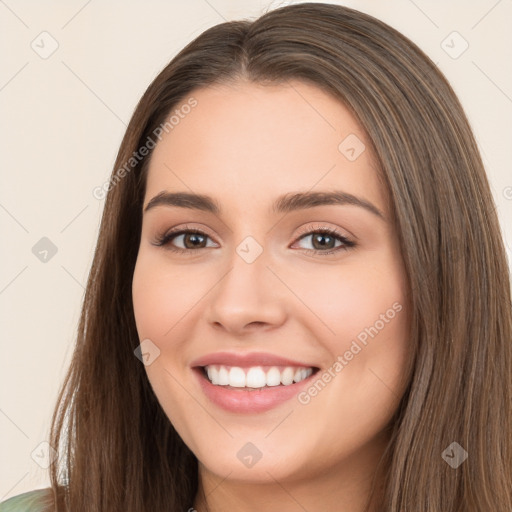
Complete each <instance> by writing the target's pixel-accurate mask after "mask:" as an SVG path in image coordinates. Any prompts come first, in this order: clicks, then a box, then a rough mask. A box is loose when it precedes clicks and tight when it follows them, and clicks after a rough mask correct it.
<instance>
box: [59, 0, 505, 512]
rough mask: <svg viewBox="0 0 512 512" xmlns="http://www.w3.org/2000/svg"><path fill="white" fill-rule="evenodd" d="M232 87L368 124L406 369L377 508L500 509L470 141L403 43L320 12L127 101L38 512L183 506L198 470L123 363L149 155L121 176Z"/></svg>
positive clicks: (425, 64) (235, 32)
mask: <svg viewBox="0 0 512 512" xmlns="http://www.w3.org/2000/svg"><path fill="white" fill-rule="evenodd" d="M239 79H245V80H250V81H252V82H254V83H259V84H279V83H286V82H287V81H288V80H303V81H307V82H309V83H310V84H313V85H316V86H317V87H320V88H322V89H323V90H324V91H326V92H328V93H329V94H331V95H333V96H334V97H335V98H337V99H338V100H339V101H341V102H343V104H345V105H346V106H347V107H348V108H349V109H350V110H351V111H352V112H353V114H354V116H355V117H356V118H357V119H358V120H359V121H360V123H361V124H362V126H363V127H365V129H366V132H367V134H368V137H369V139H370V141H371V144H372V149H373V151H374V152H375V155H376V157H377V159H378V163H379V167H380V171H379V172H381V175H382V177H383V182H384V185H385V186H386V188H387V189H388V193H389V197H390V201H391V204H392V209H393V214H394V217H395V222H396V229H397V231H398V234H399V239H400V244H401V250H402V254H403V259H404V264H405V270H406V273H407V276H408V286H409V298H410V303H411V309H410V310H411V330H410V342H411V344H412V345H413V348H414V350H413V353H414V357H413V358H412V359H411V361H410V367H409V377H410V378H409V382H410V383H409V386H408V388H407V391H406V393H405V395H404V397H403V398H402V400H401V402H400V404H399V407H398V410H397V412H396V414H395V417H394V421H393V423H392V436H391V441H390V443H389V446H388V449H387V450H386V452H385V454H384V457H383V459H382V464H381V468H383V471H382V474H383V475H384V477H385V478H384V500H383V501H382V502H381V504H380V509H379V510H381V511H382V512H392V511H393V512H406V511H411V512H440V511H441V510H442V511H444V512H456V511H457V512H458V511H482V512H483V511H485V512H488V511H491V510H492V511H493V512H510V511H511V510H512V491H511V488H512V439H511V436H512V313H511V299H510V279H509V271H508V266H507V263H506V258H505V250H504V246H503V241H502V238H501V234H500V228H499V225H498V220H497V215H496V212H495V205H494V202H493V198H492V195H491V193H490V189H489V185H488V182H487V178H486V175H485V171H484V167H483V164H482V160H481V158H480V155H479V152H478V150H477V146H476V144H475V140H474V137H473V134H472V131H471V128H470V126H469V124H468V121H467V119H466V117H465V115H464V112H463V109H462V107H461V105H460V103H459V101H458V100H457V98H456V96H455V94H454V92H453V90H452V88H451V87H450V85H449V84H448V82H447V80H446V79H445V78H444V76H443V75H442V74H441V72H440V71H439V70H438V69H437V68H436V66H435V65H434V64H433V63H432V61H431V60H430V59H429V58H428V57H427V56H426V55H425V54H424V53H423V52H422V51H421V50H420V49H419V48H417V47H416V46H415V45H414V44H413V43H412V42H411V41H409V40H408V39H407V38H405V37H404V36H403V35H401V34H400V33H398V32H397V31H396V30H394V29H392V28H391V27H389V26H388V25H386V24H384V23H382V22H381V21H379V20H376V19H374V18H372V17H371V16H368V15H366V14H362V13H360V12H357V11H355V10H352V9H349V8H346V7H342V6H338V5H330V4H320V3H303V4H295V5H289V6H286V7H282V8H280V9H276V10H273V11H270V12H268V13H265V14H264V15H263V16H261V17H260V18H258V19H256V20H255V21H233V22H227V23H222V24H220V25H217V26H215V27H212V28H210V29H208V30H206V31H205V32H204V33H202V34H201V35H200V36H199V37H197V39H195V40H194V41H192V42H191V43H190V44H188V45H187V46H186V47H185V48H184V49H183V50H182V51H181V52H180V53H179V54H178V55H177V56H176V57H175V58H174V59H173V60H172V61H171V62H170V63H169V65H168V66H167V67H166V68H165V69H164V70H163V71H162V72H161V73H160V74H159V75H158V77H157V78H156V79H155V80H154V81H153V83H152V84H151V85H150V86H149V88H148V89H147V91H146V92H145V94H144V95H143V97H142V99H141V100H140V102H139V104H138V106H137V108H136V110H135V112H134V114H133V116H132V119H131V121H130V123H129V126H128V128H127V131H126V134H125V136H124V138H123V141H122V144H121V147H120V149H119V153H118V156H117V160H116V163H115V167H114V170H113V172H112V177H111V183H110V187H109V190H108V194H107V196H106V201H105V207H104V212H103V217H102V221H101V227H100V232H99V238H98V242H97V247H96V251H95V255H94V261H93V264H92V268H91V272H90V275H89V278H88V282H87V289H86V293H85V297H84V302H83V308H82V314H81V317H80V322H79V329H78V339H77V343H76V348H75V352H74V355H73V359H72V362H71V365H70V368H69V371H68V373H67V375H66V378H65V381H64V383H63V385H62V388H61V391H60V394H59V397H58V401H57V405H56V408H55V411H54V415H53V418H52V425H51V434H50V443H51V445H52V446H53V447H54V448H56V449H57V448H58V451H59V454H60V457H59V459H58V461H56V462H55V463H54V464H53V465H52V466H51V484H52V493H51V494H53V496H52V498H53V499H54V501H55V503H57V507H52V509H53V510H58V511H64V510H68V511H70V512H113V511H118V510H119V511H120V510H123V511H130V512H135V511H138V512H142V511H151V512H155V511H164V510H172V511H185V510H187V509H188V508H189V507H191V506H192V503H193V501H194V497H195V495H196V493H197V491H198V464H197V459H196V458H195V456H194V455H193V454H192V452H191V451H190V450H189V449H188V447H187V446H186V445H185V444H184V443H183V441H182V440H181V438H180V437H179V435H178V434H177V432H176V431H175V430H174V428H173V426H172V424H171V423H170V421H169V419H168V418H167V417H166V415H165V414H164V412H163V410H162V408H161V406H160V405H159V403H158V401H157V399H156V396H155V394H154V392H153V390H152V389H151V386H150V385H149V382H148V379H147V376H146V373H145V370H144V366H143V364H142V363H141V362H140V361H139V359H138V358H137V357H135V355H134V350H135V349H136V348H137V347H138V345H139V343H140V340H139V337H138V334H137V330H136V326H135V321H134V313H133V307H132V296H131V283H132V276H133V271H134V266H135V261H136V258H137V251H138V246H139V242H140V233H141V222H142V221H141V217H142V204H143V198H144V193H145V177H146V172H147V163H148V159H149V156H150V155H151V151H150V152H149V154H148V156H146V157H145V158H143V159H141V160H140V162H139V161H137V162H135V165H133V166H131V167H129V168H127V167H126V163H127V162H129V161H130V158H132V157H133V154H134V153H135V152H137V151H138V150H139V148H141V147H142V146H145V145H147V141H148V137H152V134H153V133H154V131H155V129H156V128H157V127H158V126H160V125H161V124H162V123H165V120H166V117H167V116H169V114H170V112H171V111H172V110H173V109H174V108H175V107H176V106H177V105H178V104H180V103H181V102H183V101H186V100H187V98H190V97H191V95H192V93H193V91H194V89H196V88H200V87H201V88H202V87H207V86H209V85H211V84H215V83H225V82H230V81H231V82H236V81H237V80H239ZM132 163H134V162H132ZM123 167H124V168H125V171H124V172H120V171H119V170H120V169H122V168H123ZM340 435H341V434H340ZM452 443H458V445H460V448H459V447H458V446H457V445H452ZM454 447H455V448H454ZM447 449H448V451H446V450H447ZM454 449H455V450H459V451H460V450H461V449H464V450H465V451H466V452H467V454H468V458H467V460H465V461H464V462H463V463H462V464H460V465H458V467H456V468H455V467H454V465H453V464H449V463H448V462H447V457H448V458H450V457H453V453H454V451H453V450H454ZM450 450H451V451H450ZM460 453H462V452H460ZM446 454H448V455H447V456H446Z"/></svg>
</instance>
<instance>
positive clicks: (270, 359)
mask: <svg viewBox="0 0 512 512" xmlns="http://www.w3.org/2000/svg"><path fill="white" fill-rule="evenodd" d="M210 364H219V365H225V366H239V367H240V368H248V367H250V366H301V367H305V368H317V367H316V366H314V365H312V364H310V363H307V362H305V361H294V360H292V359H287V358H285V357H281V356H278V355H275V354H270V353H268V352H248V353H246V354H243V353H238V354H235V353H233V352H215V353H214V354H207V355H205V356H203V357H200V358H199V359H196V360H194V361H193V362H192V363H191V364H190V366H191V367H192V368H195V367H198V366H208V365H210Z"/></svg>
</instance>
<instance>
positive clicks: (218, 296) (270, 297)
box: [206, 251, 289, 335]
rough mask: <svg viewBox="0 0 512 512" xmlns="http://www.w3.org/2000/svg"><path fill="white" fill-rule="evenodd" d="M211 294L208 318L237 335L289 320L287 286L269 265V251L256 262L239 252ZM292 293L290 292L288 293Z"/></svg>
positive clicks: (275, 325)
mask: <svg viewBox="0 0 512 512" xmlns="http://www.w3.org/2000/svg"><path fill="white" fill-rule="evenodd" d="M230 262H231V263H232V264H231V267H230V268H229V270H228V271H227V272H226V273H225V274H224V275H223V277H221V279H220V281H219V282H218V284H217V285H216V286H214V288H213V289H212V291H211V292H210V294H208V296H209V304H208V308H207V313H206V318H207V321H208V322H209V324H210V325H212V326H213V327H214V328H217V329H219V328H222V329H224V331H226V332H227V333H230V334H233V335H243V334H245V333H249V332H254V330H256V329H257V330H261V329H263V330H267V329H273V328H276V327H278V326H280V325H282V324H283V323H284V322H285V320H286V315H287V312H286V309H287V304H288V301H289V297H288V299H287V298H286V288H285V287H284V286H283V284H282V283H281V282H280V281H279V279H278V278H277V277H276V276H275V270H274V269H273V270H274V271H271V270H270V269H269V268H268V266H267V264H268V261H267V258H266V257H265V251H264V252H263V253H262V254H261V255H260V256H259V257H258V258H257V259H256V260H255V261H253V262H252V263H247V262H246V261H245V260H244V259H243V258H241V257H240V256H239V255H238V254H237V253H235V254H234V257H233V258H232V260H231V261H230ZM288 294H289V292H288Z"/></svg>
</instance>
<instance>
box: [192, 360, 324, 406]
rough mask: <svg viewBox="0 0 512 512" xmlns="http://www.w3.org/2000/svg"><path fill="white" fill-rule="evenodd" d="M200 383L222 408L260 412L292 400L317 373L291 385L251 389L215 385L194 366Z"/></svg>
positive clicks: (213, 400)
mask: <svg viewBox="0 0 512 512" xmlns="http://www.w3.org/2000/svg"><path fill="white" fill-rule="evenodd" d="M193 371H194V373H195V374H196V376H197V378H198V380H199V384H200V386H201V388H202V390H203V392H204V394H205V395H206V396H207V398H208V399H209V400H210V401H211V402H213V403H214V404H215V405H218V406H219V407H221V408H222V409H224V410H226V411H229V412H235V413H245V414H250V413H260V412H265V411H268V410H270V409H273V408H274V407H277V406H278V405H281V404H283V403H284V402H287V401H288V400H291V399H292V398H293V397H295V396H296V395H297V394H298V393H299V392H300V391H301V390H302V389H303V388H304V387H306V386H308V385H310V383H311V379H313V378H314V377H315V373H313V374H312V375H310V376H309V377H308V378H307V379H304V380H302V381H300V382H296V383H294V384H290V385H289V386H281V385H280V386H273V387H269V388H263V389H255V390H253V391H249V390H248V389H247V388H238V389H235V388H230V387H224V386H214V385H213V384H212V383H211V382H210V381H209V380H208V378H207V377H206V375H205V374H204V372H203V370H202V369H201V368H194V370H193Z"/></svg>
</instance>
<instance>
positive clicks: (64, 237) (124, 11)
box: [0, 0, 512, 501]
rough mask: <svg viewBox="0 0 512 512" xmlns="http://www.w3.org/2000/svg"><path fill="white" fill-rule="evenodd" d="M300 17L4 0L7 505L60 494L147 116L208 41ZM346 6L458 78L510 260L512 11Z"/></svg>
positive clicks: (234, 6)
mask: <svg viewBox="0 0 512 512" xmlns="http://www.w3.org/2000/svg"><path fill="white" fill-rule="evenodd" d="M288 3H293V2H270V1H256V0H247V1H235V0H208V1H207V0H191V1H187V2H178V1H167V2H164V1H157V0H152V1H146V2H143V1H142V0H139V1H133V0H132V1H123V2H121V1H119V0H118V1H103V2H101V1H99V0H89V1H86V0H73V1H67V2H64V1H60V2H58V1H55V2H50V1H35V0H34V1H28V0H24V1H22V0H5V1H2V0H0V20H1V27H0V42H1V43H0V44H1V48H2V55H3V65H2V67H1V71H0V109H1V116H2V117H1V118H2V121H3V122H2V124H1V136H0V140H1V144H2V151H1V158H2V187H1V189H0V222H1V226H2V232H3V244H2V265H1V267H0V305H1V318H2V358H1V362H0V364H1V368H0V371H1V373H0V375H1V383H0V384H1V385H0V429H1V430H0V433H1V435H0V450H1V455H0V460H1V461H2V463H1V469H0V471H1V473H0V501H2V500H4V499H6V498H8V497H10V496H14V495H16V494H19V493H21V492H24V491H27V490H30V489H34V488H38V487H46V486H47V485H48V483H49V479H48V476H47V474H46V473H47V472H46V470H45V469H43V468H42V467H41V466H44V465H45V463H47V460H48V457H49V456H50V451H49V450H48V447H47V445H45V441H46V439H47V438H48V428H49V422H50V416H51V413H52V409H53V405H54V400H55V398H56V394H57V390H58V387H59V385H60V383H61V381H62V378H63V376H64V372H65V369H66V367H67V365H68V363H69V360H70V356H71V354H72V348H73V343H74V336H75V331H76V325H77V322H78V317H79V311H80V306H81V300H82V296H83V292H84V284H85V282H86V277H87V274H88V272H89V267H90V264H91V261H92V254H93V250H94V245H95V241H96V236H97V229H98V225H99V221H100V214H101V211H102V208H103V201H102V200H97V199H95V198H94V197H93V195H92V191H93V189H94V188H95V187H97V186H99V185H102V184H103V183H104V182H105V181H106V180H108V178H109V175H110V172H111V168H112V166H113V164H114V159H115V155H116V152H117V150H118V146H119V144H120V141H121V137H122V135H123V132H124V129H125V125H126V124H127V122H128V121H129V118H130V115H131V113H132V112H133V109H134V107H135V105H136V102H137V101H138V99H139V97H140V96H141V94H142V93H143V92H144V90H145V89H146V87H147V86H148V85H149V83H150V81H151V80H152V79H153V78H154V77H155V76H156V75H157V73H158V72H159V71H160V70H161V69H162V68H163V67H164V66H165V64H166V63H167V62H168V61H169V60H170V59H171V58H172V57H173V56H174V55H175V54H176V53H177V52H178V50H180V49H181V48H182V47H183V46H184V45H185V44H186V43H188V42H189V41H191V40H192V39H193V38H195V37H196V36H197V35H199V34H200V33H201V32H202V31H204V30H205V29H206V28H208V27H210V26H212V25H215V24H218V23H220V22H223V21H224V20H232V19H238V18H248V17H249V18H251V17H257V16H258V15H259V14H261V13H262V12H263V10H265V9H268V8H269V6H270V8H273V7H275V6H279V5H283V4H288ZM338 3H341V4H343V5H347V6H349V7H354V8H356V9H359V10H361V11H364V12H367V13H369V14H372V15H374V16H376V17H377V18H380V19H382V20H383V21H385V22H387V23H389V24H390V25H392V26H394V27H395V28H397V29H398V30H400V31H401V32H402V33H404V34H405V35H406V36H408V37H409V38H411V39H412V40H413V41H414V42H416V43H417V44H418V45H419V46H420V47H421V48H422V49H423V50H424V51H425V52H426V53H427V54H429V55H430V57H431V58H432V59H433V60H434V61H435V62H436V63H438V65H439V67H440V68H441V70H442V71H443V72H444V73H445V74H446V76H447V77H448V79H449V81H450V82H451V83H452V85H453V86H454V88H455V91H456V92H457V93H458V94H459V97H460V99H461V101H462V104H463V105H464V107H465V109H466V112H467V114H468V116H469V119H470V121H471V123H472V126H473V128H474V132H475V135H476V138H477V140H478V143H479V146H480V148H481V151H482V154H483V158H484V161H485V163H486V166H487V171H488V175H489V179H490V181H491V185H492V189H493V192H494V197H495V200H496V202H497V206H498V213H499V216H500V220H501V223H502V226H503V231H504V237H505V239H506V242H507V250H508V254H509V260H510V257H511V256H512V172H511V167H510V163H511V161H512V144H511V142H512V141H511V137H510V134H511V128H510V127H511V121H512V64H511V63H512V35H511V30H510V20H511V19H512V1H511V0H473V1H471V0H469V1H468V0H456V1H450V2H446V1H444V0H435V1H427V0H414V1H413V0H388V1H380V2H378V1H376V0H374V1H370V0H354V1H344V2H343V1H342V2H338ZM44 31H46V32H47V33H48V34H43V35H40V34H41V33H42V32H44ZM453 31H456V32H458V33H459V34H460V36H458V35H456V34H455V35H453V34H452V32H453ZM447 36H449V38H448V39H446V38H447ZM443 41H445V43H443ZM465 41H467V44H468V45H469V46H468V48H467V50H466V51H465V52H464V53H462V54H461V55H460V56H458V58H453V57H454V56H455V55H456V54H457V53H459V52H460V51H461V50H462V49H463V48H464V46H465V44H466V43H465ZM57 44H58V48H57V49H56V51H55V52H54V53H53V54H51V55H47V54H48V53H49V52H50V51H51V50H52V49H53V48H52V45H53V46H56V45H57ZM446 45H449V46H451V47H452V48H451V49H449V48H447V47H446ZM445 50H447V51H449V52H451V54H452V55H449V54H448V53H447V51H445ZM45 52H46V53H45ZM43 57H46V58H43ZM42 237H47V238H48V239H50V240H51V242H52V243H53V244H54V245H55V247H56V248H57V252H56V254H55V255H53V256H51V253H49V255H48V256H47V258H48V261H47V262H42V261H40V259H38V258H37V257H36V255H35V254H34V253H33V251H32V248H33V247H34V246H35V245H36V243H38V241H39V240H40V239H41V238H42ZM36 247H39V246H36ZM41 443H43V444H41Z"/></svg>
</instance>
